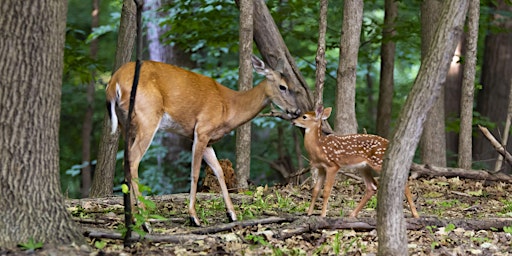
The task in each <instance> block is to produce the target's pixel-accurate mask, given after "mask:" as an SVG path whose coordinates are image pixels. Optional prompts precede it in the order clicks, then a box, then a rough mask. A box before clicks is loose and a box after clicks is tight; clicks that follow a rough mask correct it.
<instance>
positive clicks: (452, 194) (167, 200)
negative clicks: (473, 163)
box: [0, 176, 512, 255]
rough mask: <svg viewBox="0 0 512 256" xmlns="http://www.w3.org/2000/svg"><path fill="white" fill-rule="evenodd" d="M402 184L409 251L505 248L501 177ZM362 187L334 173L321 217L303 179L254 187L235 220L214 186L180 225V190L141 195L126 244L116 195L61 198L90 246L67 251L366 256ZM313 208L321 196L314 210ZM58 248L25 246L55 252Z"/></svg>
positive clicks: (368, 235) (506, 217) (510, 240)
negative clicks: (138, 222)
mask: <svg viewBox="0 0 512 256" xmlns="http://www.w3.org/2000/svg"><path fill="white" fill-rule="evenodd" d="M409 184H410V188H411V191H412V193H413V195H414V200H415V203H416V206H417V208H418V211H419V214H420V216H421V218H420V219H419V220H413V219H412V218H411V214H410V211H409V208H408V205H407V204H406V203H405V202H404V204H403V205H404V214H405V216H406V218H407V221H408V231H407V238H408V248H409V254H410V255H512V218H511V216H512V196H511V195H510V191H512V187H511V184H509V183H503V182H485V181H476V180H469V179H459V178H444V177H438V178H431V179H425V178H419V179H417V180H410V183H409ZM363 192H364V191H363V185H362V184H361V182H359V181H357V180H355V179H352V178H345V176H338V182H337V184H336V185H335V187H334V189H333V193H332V195H331V197H330V201H329V202H330V204H329V210H328V213H327V214H328V217H327V218H325V219H324V218H320V217H318V216H313V217H307V216H306V214H305V212H306V209H307V207H308V206H309V200H310V196H311V195H310V186H309V185H303V186H290V185H289V186H273V187H254V188H252V189H251V190H250V191H248V192H245V193H237V194H232V199H233V202H234V204H235V210H236V212H237V214H238V217H239V222H237V223H227V217H226V214H225V208H224V202H223V200H222V197H221V196H220V195H219V194H216V193H201V194H199V196H198V208H197V209H198V214H199V217H200V219H201V221H202V224H203V226H202V227H190V226H189V223H188V212H187V198H188V195H187V194H175V195H166V196H156V197H150V199H151V200H152V201H153V202H155V210H154V212H153V213H151V214H154V215H158V216H159V217H158V216H152V218H153V219H152V221H151V227H152V233H151V234H145V239H143V240H142V241H138V242H134V243H133V244H132V246H131V247H128V248H125V247H124V246H123V241H122V240H121V239H119V238H120V235H119V231H120V230H121V229H122V226H123V220H124V216H123V215H122V212H123V211H122V209H123V206H122V204H121V199H120V198H105V199H96V200H92V199H84V200H69V201H68V204H69V208H68V209H69V211H70V212H71V213H72V215H73V216H74V218H75V219H76V221H78V222H79V223H80V225H81V226H82V227H83V229H84V234H86V235H87V240H88V243H89V245H90V247H87V246H82V247H77V246H75V247H73V246H67V250H68V253H70V254H76V255H375V254H376V253H377V245H378V238H377V232H376V230H375V225H376V210H375V209H376V197H375V196H374V198H373V199H372V200H370V202H369V204H368V205H367V208H365V209H363V210H362V211H361V212H360V213H359V215H358V219H357V220H350V219H348V218H346V217H347V216H348V213H350V212H351V210H352V209H353V208H354V207H355V205H356V204H357V202H358V200H359V199H360V198H361V196H362V195H363ZM320 208H321V198H320V199H319V200H318V201H317V202H316V212H315V214H316V215H318V214H319V213H320ZM162 217H163V218H165V219H162ZM138 231H139V232H141V230H140V228H139V229H138ZM141 234H143V233H141ZM143 235H144V234H143ZM136 236H137V235H136ZM64 247H66V246H63V248H43V249H40V250H37V251H36V252H35V253H36V254H38V255H62V252H63V251H65V250H66V248H64ZM0 255H2V253H1V252H0ZM4 255H10V254H9V253H7V254H4Z"/></svg>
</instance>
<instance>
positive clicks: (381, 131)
mask: <svg viewBox="0 0 512 256" xmlns="http://www.w3.org/2000/svg"><path fill="white" fill-rule="evenodd" d="M384 8H385V9H384V10H385V13H384V29H383V30H382V46H381V48H380V59H381V62H380V87H379V102H378V106H377V134H378V135H380V136H382V137H384V138H388V137H389V136H388V135H389V132H390V125H391V110H392V106H393V87H394V80H395V78H394V77H395V76H394V69H395V49H396V45H395V42H394V41H393V36H394V34H395V32H394V31H395V20H396V18H397V16H398V4H397V2H396V1H395V0H386V1H385V7H384Z"/></svg>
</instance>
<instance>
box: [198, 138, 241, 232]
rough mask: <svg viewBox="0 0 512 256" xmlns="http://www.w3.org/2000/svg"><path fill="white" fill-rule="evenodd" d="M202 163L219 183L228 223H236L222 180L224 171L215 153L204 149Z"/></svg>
mask: <svg viewBox="0 0 512 256" xmlns="http://www.w3.org/2000/svg"><path fill="white" fill-rule="evenodd" d="M203 159H204V161H205V162H206V163H207V164H208V165H209V166H210V167H211V168H212V170H213V172H214V173H215V176H217V180H218V181H219V185H220V189H221V190H222V196H223V197H224V203H225V204H226V214H227V216H228V219H229V221H230V222H234V221H236V213H235V209H234V208H233V203H232V202H231V197H229V192H228V188H227V186H226V181H225V179H224V171H223V170H222V167H221V166H220V163H219V160H218V159H217V156H216V155H215V151H214V150H213V148H212V147H206V149H205V150H204V154H203Z"/></svg>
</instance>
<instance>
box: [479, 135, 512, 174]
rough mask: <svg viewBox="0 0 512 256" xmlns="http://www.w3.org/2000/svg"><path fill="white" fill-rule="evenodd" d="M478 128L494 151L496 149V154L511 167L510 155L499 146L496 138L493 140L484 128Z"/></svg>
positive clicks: (511, 156) (511, 159)
mask: <svg viewBox="0 0 512 256" xmlns="http://www.w3.org/2000/svg"><path fill="white" fill-rule="evenodd" d="M478 128H479V129H480V131H481V132H482V133H483V134H484V135H485V137H486V138H487V139H488V140H489V141H490V142H491V144H492V146H493V147H494V149H496V151H498V153H500V154H501V155H502V156H503V157H505V160H506V161H507V163H508V164H509V165H511V166H512V155H510V153H508V152H507V150H506V149H505V147H503V145H501V143H500V142H499V141H498V140H497V139H496V138H494V136H493V135H492V134H491V132H490V131H489V130H488V129H487V128H486V127H483V126H481V125H479V126H478Z"/></svg>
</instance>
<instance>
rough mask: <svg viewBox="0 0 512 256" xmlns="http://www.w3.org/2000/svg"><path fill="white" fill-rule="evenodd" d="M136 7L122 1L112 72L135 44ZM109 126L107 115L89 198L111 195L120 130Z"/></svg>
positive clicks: (126, 60)
mask: <svg viewBox="0 0 512 256" xmlns="http://www.w3.org/2000/svg"><path fill="white" fill-rule="evenodd" d="M136 11H137V10H136V6H135V2H134V1H133V0H124V1H123V9H122V11H121V23H120V25H119V34H118V37H117V47H116V59H115V63H114V69H113V70H114V71H115V70H117V69H118V68H119V67H121V66H122V65H123V64H124V63H126V62H128V61H130V58H131V56H132V52H133V44H134V43H135V33H133V31H136V26H137V25H136V24H135V17H136ZM111 130H112V128H111V125H110V120H109V117H108V114H107V113H105V116H104V118H103V128H102V133H101V134H102V135H101V140H100V148H99V150H98V163H97V165H96V171H95V172H94V177H93V180H92V186H91V192H90V194H89V196H90V197H104V196H108V195H112V193H113V188H114V183H113V180H114V174H115V170H116V155H117V148H118V144H119V135H120V134H121V132H120V129H118V130H117V132H116V133H115V134H111Z"/></svg>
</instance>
